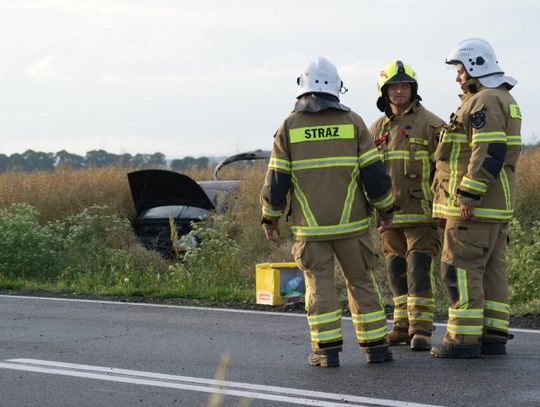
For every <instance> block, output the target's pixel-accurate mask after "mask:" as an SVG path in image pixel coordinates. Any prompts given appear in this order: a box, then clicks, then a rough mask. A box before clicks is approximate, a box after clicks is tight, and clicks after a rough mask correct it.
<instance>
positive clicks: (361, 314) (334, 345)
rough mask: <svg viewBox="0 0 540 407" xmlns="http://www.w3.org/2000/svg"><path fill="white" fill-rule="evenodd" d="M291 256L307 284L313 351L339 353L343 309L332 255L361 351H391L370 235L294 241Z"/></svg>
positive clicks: (341, 343) (308, 313)
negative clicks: (383, 348) (342, 280)
mask: <svg viewBox="0 0 540 407" xmlns="http://www.w3.org/2000/svg"><path fill="white" fill-rule="evenodd" d="M292 253H293V255H294V258H295V260H296V263H297V264H298V267H299V268H300V269H301V270H303V271H304V276H305V281H306V311H307V318H308V324H309V330H310V333H311V347H312V349H313V351H315V352H317V353H326V352H327V351H329V350H338V351H339V350H341V348H342V345H343V336H342V332H341V313H342V305H341V302H340V300H339V298H338V295H337V291H336V286H335V283H334V255H335V257H336V258H337V260H338V261H339V264H340V265H341V268H342V270H343V274H344V276H345V281H346V285H347V293H348V300H349V308H350V310H351V314H352V321H353V325H354V329H355V332H356V338H357V340H358V343H359V344H360V347H361V348H362V349H364V350H366V349H367V348H374V347H378V346H387V344H386V343H387V342H386V334H387V326H386V316H385V313H384V310H383V307H382V304H381V297H380V294H379V291H378V287H377V284H376V282H375V279H374V277H373V273H372V271H371V263H372V257H373V249H372V246H371V243H370V242H369V239H368V237H367V236H360V237H358V236H357V237H354V238H346V239H338V240H329V241H309V242H300V241H299V242H295V243H294V245H293V248H292Z"/></svg>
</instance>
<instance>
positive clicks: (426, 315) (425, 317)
mask: <svg viewBox="0 0 540 407" xmlns="http://www.w3.org/2000/svg"><path fill="white" fill-rule="evenodd" d="M433 318H434V316H433V312H420V313H418V312H413V313H411V312H409V321H426V322H432V321H433Z"/></svg>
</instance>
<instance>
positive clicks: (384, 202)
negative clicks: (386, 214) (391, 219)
mask: <svg viewBox="0 0 540 407" xmlns="http://www.w3.org/2000/svg"><path fill="white" fill-rule="evenodd" d="M371 203H372V204H373V206H374V207H375V208H377V209H380V210H382V209H387V208H390V207H391V206H392V205H393V203H394V196H393V195H392V192H389V193H388V194H387V195H386V196H385V197H384V198H383V199H381V200H378V201H371Z"/></svg>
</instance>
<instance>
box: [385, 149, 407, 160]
mask: <svg viewBox="0 0 540 407" xmlns="http://www.w3.org/2000/svg"><path fill="white" fill-rule="evenodd" d="M409 158H410V154H409V152H408V151H405V150H394V151H388V152H386V153H385V155H384V159H385V161H389V160H408V159H409Z"/></svg>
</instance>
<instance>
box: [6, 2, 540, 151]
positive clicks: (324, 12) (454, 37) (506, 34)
mask: <svg viewBox="0 0 540 407" xmlns="http://www.w3.org/2000/svg"><path fill="white" fill-rule="evenodd" d="M539 26H540V1H538V0H514V1H512V2H509V1H508V0H481V1H473V0H469V1H456V0H452V1H450V0H408V1H403V0H371V1H366V0H350V1H339V0H336V1H318V0H315V1H302V0H297V1H294V2H293V1H288V0H273V1H270V0H268V1H262V0H246V1H240V0H229V1H205V0H199V1H193V0H190V1H181V0H178V1H173V0H0V153H4V154H12V153H15V152H23V151H25V150H27V149H34V150H39V151H47V152H56V151H59V150H62V149H66V150H68V151H69V152H72V153H77V154H84V153H85V152H87V151H89V150H94V149H105V150H107V151H109V152H113V153H117V154H119V153H130V154H135V153H153V152H156V151H160V152H163V153H165V155H166V156H167V158H175V157H184V156H187V155H191V156H196V157H198V156H214V155H219V156H221V155H228V154H234V153H237V152H242V151H248V150H253V149H257V148H261V149H270V148H271V145H272V135H273V134H274V132H275V130H276V128H277V127H278V125H279V124H280V122H281V121H282V119H283V118H284V117H285V116H286V115H287V114H288V113H289V112H290V110H291V109H292V106H293V104H294V98H295V95H296V77H297V76H298V73H299V71H300V70H301V69H302V68H303V67H304V66H305V65H307V63H308V62H309V61H310V60H312V59H314V58H316V57H318V56H325V57H327V58H328V59H330V60H331V61H332V62H334V63H335V64H336V65H337V67H338V70H339V72H340V74H341V76H342V78H343V81H344V83H345V86H346V87H347V88H348V89H349V92H348V93H347V94H346V95H344V96H343V97H342V102H343V103H344V104H346V105H348V106H350V107H352V109H353V110H355V111H356V112H357V113H359V114H360V115H361V116H362V117H363V118H364V120H365V122H366V123H367V124H368V125H369V124H370V123H371V122H373V121H374V120H375V119H376V118H377V117H378V115H379V114H380V112H379V111H378V110H377V108H376V106H375V101H376V98H377V90H376V81H377V73H378V70H379V68H380V67H381V66H382V65H384V64H385V63H387V62H388V61H390V60H392V59H395V58H399V59H403V60H404V61H406V62H408V63H410V64H411V65H412V66H413V68H414V69H415V70H416V72H417V74H418V77H419V84H420V90H419V93H420V95H421V96H422V97H423V99H424V105H425V107H427V108H428V109H429V110H431V111H432V112H434V113H435V114H437V115H439V116H440V117H441V118H443V119H445V120H446V119H448V116H449V115H450V113H451V112H452V111H453V110H455V108H456V107H457V106H458V105H459V100H458V98H457V94H458V93H459V88H458V86H457V84H456V83H455V81H454V79H455V73H454V72H455V71H454V70H453V69H448V68H447V66H446V65H445V64H444V59H445V57H446V56H447V54H448V53H449V51H450V49H451V48H452V47H453V46H454V45H455V44H457V43H458V42H459V41H461V40H462V39H465V38H467V37H482V38H484V39H486V40H488V41H489V42H490V43H491V44H492V45H493V46H494V48H495V51H496V54H497V57H498V60H499V63H500V65H501V66H502V68H503V70H504V71H505V72H506V73H507V74H509V75H511V76H513V77H515V78H516V79H517V80H518V84H517V86H516V87H515V88H514V90H513V91H512V93H513V95H514V97H515V98H516V99H517V101H518V103H519V104H520V107H521V111H522V114H523V127H522V135H523V139H524V141H525V142H529V143H531V142H537V141H539V140H540V113H539V111H538V108H539V107H540V101H539V99H538V98H539V97H540V45H539V44H540V28H539Z"/></svg>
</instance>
